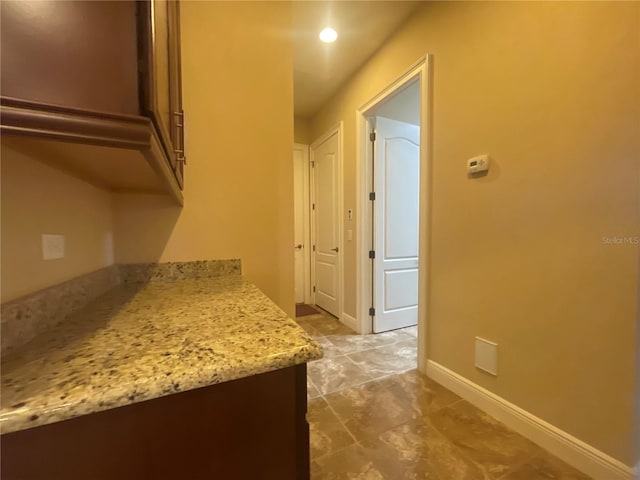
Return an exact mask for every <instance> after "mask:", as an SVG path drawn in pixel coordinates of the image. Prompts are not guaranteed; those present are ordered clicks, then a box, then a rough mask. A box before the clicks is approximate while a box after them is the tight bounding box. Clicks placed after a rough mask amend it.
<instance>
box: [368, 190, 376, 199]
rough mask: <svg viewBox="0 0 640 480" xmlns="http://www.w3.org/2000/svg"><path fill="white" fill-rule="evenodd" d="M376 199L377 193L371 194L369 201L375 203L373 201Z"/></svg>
mask: <svg viewBox="0 0 640 480" xmlns="http://www.w3.org/2000/svg"><path fill="white" fill-rule="evenodd" d="M375 199H376V192H371V193H370V194H369V200H371V201H373V200H375Z"/></svg>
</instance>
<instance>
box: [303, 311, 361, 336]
mask: <svg viewBox="0 0 640 480" xmlns="http://www.w3.org/2000/svg"><path fill="white" fill-rule="evenodd" d="M301 320H304V323H305V324H307V325H309V326H310V327H312V328H313V329H314V330H315V331H316V336H326V335H356V332H354V331H353V330H351V329H350V328H349V327H347V326H346V325H345V324H343V323H340V321H339V320H338V319H337V318H334V317H332V316H330V315H328V314H321V315H308V316H306V317H301V318H299V319H298V320H297V321H298V323H300V321H301Z"/></svg>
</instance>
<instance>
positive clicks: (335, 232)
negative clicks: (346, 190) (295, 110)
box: [311, 132, 340, 317]
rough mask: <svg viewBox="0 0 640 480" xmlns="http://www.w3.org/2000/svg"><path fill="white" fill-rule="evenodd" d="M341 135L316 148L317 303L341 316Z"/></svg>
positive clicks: (315, 260) (315, 252)
mask: <svg viewBox="0 0 640 480" xmlns="http://www.w3.org/2000/svg"><path fill="white" fill-rule="evenodd" d="M339 154H340V152H339V141H338V133H337V132H336V133H334V134H333V135H331V136H330V137H329V138H327V139H326V140H324V141H323V142H321V143H319V144H318V145H312V147H311V158H312V175H313V187H314V188H313V200H312V202H313V206H312V213H313V222H314V238H315V245H314V252H313V262H314V273H315V303H316V305H318V306H319V307H322V308H323V309H325V310H326V311H328V312H329V313H331V314H333V315H335V316H336V317H339V298H338V295H339V285H338V271H339V269H338V262H339V249H338V243H339V224H338V165H339V163H338V155H339Z"/></svg>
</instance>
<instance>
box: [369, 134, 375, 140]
mask: <svg viewBox="0 0 640 480" xmlns="http://www.w3.org/2000/svg"><path fill="white" fill-rule="evenodd" d="M369 140H371V141H372V142H375V141H376V132H371V133H370V134H369Z"/></svg>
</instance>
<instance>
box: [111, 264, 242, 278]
mask: <svg viewBox="0 0 640 480" xmlns="http://www.w3.org/2000/svg"><path fill="white" fill-rule="evenodd" d="M118 267H119V269H120V275H121V277H122V281H123V282H124V283H135V282H154V281H166V280H186V279H198V278H213V277H220V276H222V275H240V273H241V267H240V260H239V259H231V260H206V261H199V262H169V263H127V264H122V265H118Z"/></svg>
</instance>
